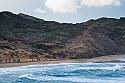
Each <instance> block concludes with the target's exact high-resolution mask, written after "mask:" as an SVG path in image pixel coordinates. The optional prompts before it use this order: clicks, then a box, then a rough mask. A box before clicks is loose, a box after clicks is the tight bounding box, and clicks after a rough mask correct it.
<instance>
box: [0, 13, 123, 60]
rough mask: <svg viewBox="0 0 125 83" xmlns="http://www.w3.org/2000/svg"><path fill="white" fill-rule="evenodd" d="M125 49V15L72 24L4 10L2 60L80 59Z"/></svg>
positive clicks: (0, 42) (0, 34)
mask: <svg viewBox="0 0 125 83" xmlns="http://www.w3.org/2000/svg"><path fill="white" fill-rule="evenodd" d="M124 53H125V18H120V19H114V18H100V19H97V20H89V21H87V22H83V23H77V24H71V23H58V22H54V21H45V20H43V19H38V18H35V17H32V16H29V15H25V14H22V13H20V14H13V13H11V12H7V11H4V12H0V58H1V59H2V60H3V59H4V60H6V59H7V60H8V59H9V60H11V59H15V60H19V59H21V60H23V59H36V58H44V59H48V58H49V59H50V58H53V59H56V58H58V59H63V58H72V59H73V58H76V59H79V58H92V57H97V56H104V55H115V54H124Z"/></svg>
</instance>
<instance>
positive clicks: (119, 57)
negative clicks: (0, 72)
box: [0, 55, 125, 68]
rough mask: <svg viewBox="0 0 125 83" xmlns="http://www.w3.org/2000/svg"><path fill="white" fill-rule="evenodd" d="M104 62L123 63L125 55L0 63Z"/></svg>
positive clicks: (18, 64) (23, 64) (12, 64)
mask: <svg viewBox="0 0 125 83" xmlns="http://www.w3.org/2000/svg"><path fill="white" fill-rule="evenodd" d="M88 62H93V63H96V62H97V63H104V62H113V63H122V62H125V55H110V56H102V57H97V58H92V59H73V60H58V61H39V62H25V63H3V64H0V68H6V67H18V66H26V65H33V64H56V63H88Z"/></svg>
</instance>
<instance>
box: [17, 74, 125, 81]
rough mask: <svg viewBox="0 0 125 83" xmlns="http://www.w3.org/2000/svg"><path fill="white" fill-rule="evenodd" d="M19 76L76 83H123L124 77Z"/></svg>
mask: <svg viewBox="0 0 125 83" xmlns="http://www.w3.org/2000/svg"><path fill="white" fill-rule="evenodd" d="M19 78H28V79H31V80H38V81H67V82H76V83H83V82H89V83H114V82H115V83H124V82H125V78H111V79H89V78H84V77H52V76H47V77H35V76H34V75H32V74H29V75H28V74H26V75H22V76H20V77H19Z"/></svg>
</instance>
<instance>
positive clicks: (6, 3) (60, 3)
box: [0, 0, 125, 23]
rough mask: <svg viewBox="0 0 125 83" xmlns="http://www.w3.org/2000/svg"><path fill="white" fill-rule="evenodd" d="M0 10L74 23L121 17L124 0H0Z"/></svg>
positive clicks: (123, 11)
mask: <svg viewBox="0 0 125 83" xmlns="http://www.w3.org/2000/svg"><path fill="white" fill-rule="evenodd" d="M0 11H11V12H13V13H25V14H29V15H32V16H35V17H39V18H41V19H44V20H51V21H58V22H73V23H76V22H83V21H86V20H89V19H96V18H99V17H116V18H119V17H120V16H122V17H123V16H125V0H0Z"/></svg>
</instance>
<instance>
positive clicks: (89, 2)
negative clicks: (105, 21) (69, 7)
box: [81, 0, 121, 7]
mask: <svg viewBox="0 0 125 83" xmlns="http://www.w3.org/2000/svg"><path fill="white" fill-rule="evenodd" d="M81 5H83V6H87V7H104V6H119V5H121V2H120V0H81Z"/></svg>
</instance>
